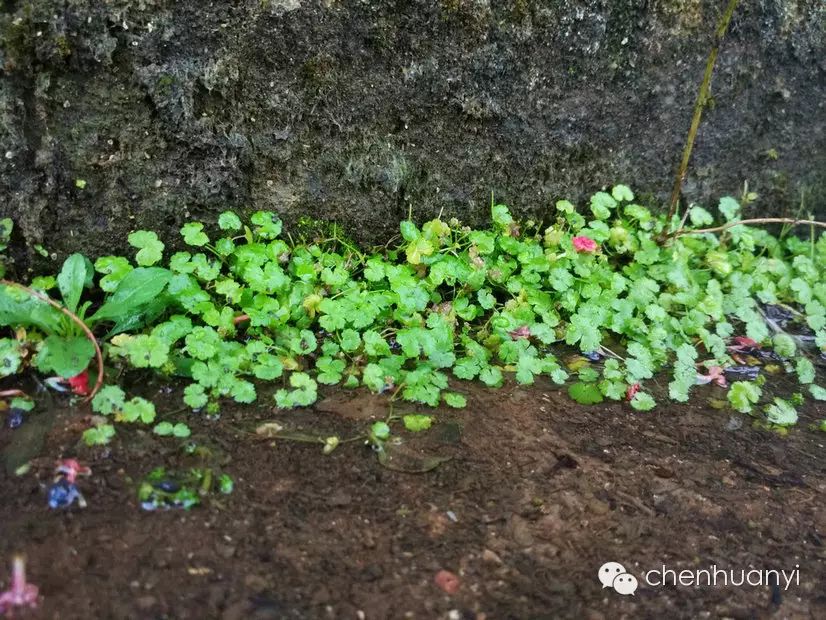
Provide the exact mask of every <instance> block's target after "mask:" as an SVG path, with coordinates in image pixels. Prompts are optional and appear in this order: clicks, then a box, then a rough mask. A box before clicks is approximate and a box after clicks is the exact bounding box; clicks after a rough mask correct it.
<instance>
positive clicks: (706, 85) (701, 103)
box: [662, 0, 739, 240]
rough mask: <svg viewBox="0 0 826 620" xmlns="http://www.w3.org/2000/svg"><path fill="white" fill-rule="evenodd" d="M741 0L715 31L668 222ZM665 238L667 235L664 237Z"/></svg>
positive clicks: (731, 1)
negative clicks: (718, 58) (720, 53)
mask: <svg viewBox="0 0 826 620" xmlns="http://www.w3.org/2000/svg"><path fill="white" fill-rule="evenodd" d="M738 2H739V0H729V3H728V7H726V11H725V13H723V15H722V16H721V17H720V21H719V23H718V24H717V30H716V31H715V33H714V45H713V46H712V48H711V52H709V55H708V60H707V61H706V70H705V74H704V75H703V82H702V84H701V85H700V92H699V93H698V95H697V101H696V102H695V104H694V116H693V117H692V119H691V127H690V128H689V130H688V137H687V138H686V142H685V147H684V148H683V158H682V161H681V162H680V167H679V168H678V169H677V176H676V178H675V179H674V189H673V190H672V191H671V206H670V207H669V210H668V218H667V219H666V222H670V221H671V218H673V217H674V214H675V213H676V212H677V204H678V203H679V201H680V194H681V193H682V189H683V181H685V176H686V173H687V172H688V163H689V161H691V150H692V149H693V148H694V139H695V138H696V137H697V130H698V129H699V128H700V119H701V118H702V117H703V109H704V108H705V107H706V105H707V104H708V99H709V90H710V88H711V74H712V73H713V72H714V65H715V64H716V62H717V54H718V52H719V51H720V44H721V43H722V42H723V38H724V37H725V36H726V31H727V30H728V25H729V22H731V16H732V15H733V14H734V9H735V8H737V3H738ZM662 240H665V235H664V236H663V239H662Z"/></svg>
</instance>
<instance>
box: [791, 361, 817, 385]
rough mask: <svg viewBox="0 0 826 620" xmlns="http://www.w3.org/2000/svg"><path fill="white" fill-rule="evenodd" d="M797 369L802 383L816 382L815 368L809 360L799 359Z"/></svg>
mask: <svg viewBox="0 0 826 620" xmlns="http://www.w3.org/2000/svg"><path fill="white" fill-rule="evenodd" d="M795 368H796V370H797V378H798V379H799V380H800V383H812V382H813V381H814V380H815V366H814V364H812V362H811V361H809V358H806V357H801V358H799V359H798V360H797V364H796V366H795Z"/></svg>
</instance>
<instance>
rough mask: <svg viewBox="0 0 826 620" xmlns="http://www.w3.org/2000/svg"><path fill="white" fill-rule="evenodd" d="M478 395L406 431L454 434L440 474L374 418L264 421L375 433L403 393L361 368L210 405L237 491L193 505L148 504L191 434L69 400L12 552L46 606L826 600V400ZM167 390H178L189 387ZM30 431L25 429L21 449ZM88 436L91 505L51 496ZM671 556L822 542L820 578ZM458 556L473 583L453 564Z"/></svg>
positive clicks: (676, 614)
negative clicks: (779, 430)
mask: <svg viewBox="0 0 826 620" xmlns="http://www.w3.org/2000/svg"><path fill="white" fill-rule="evenodd" d="M467 396H468V408H467V409H465V410H460V411H446V410H445V411H443V410H439V411H437V418H438V423H437V424H436V425H434V427H433V428H432V429H431V430H430V431H428V432H426V433H423V434H419V435H416V436H412V435H409V434H405V433H404V431H401V434H402V436H403V438H404V439H405V441H406V443H405V445H404V446H403V450H404V452H405V454H406V456H407V457H409V459H410V462H414V463H415V461H416V458H418V457H422V456H425V457H429V456H441V457H451V458H450V460H449V461H447V462H444V463H442V464H441V465H440V466H439V467H437V468H436V469H434V470H432V471H430V472H427V473H419V474H411V473H405V472H402V471H395V470H391V469H388V468H386V467H383V466H382V465H381V464H380V463H379V462H378V459H377V458H376V455H375V453H374V452H373V451H372V450H371V449H370V448H369V447H366V446H363V445H362V443H361V442H360V441H353V442H351V443H348V444H344V445H342V446H340V447H339V448H338V449H337V450H336V451H335V452H333V453H332V454H330V455H327V456H325V455H323V454H322V450H321V445H316V444H307V443H296V442H290V441H283V440H279V439H271V438H266V437H262V436H260V435H256V434H255V432H254V429H255V428H256V426H257V425H258V424H260V423H261V422H265V421H277V422H278V423H280V424H281V425H283V426H284V427H285V428H286V429H287V430H301V431H304V432H311V433H319V434H322V435H324V434H331V433H337V434H339V435H341V436H342V437H344V438H346V437H355V436H357V435H359V434H360V433H363V432H364V429H365V427H366V426H367V423H368V421H369V420H371V419H379V418H381V417H383V416H385V415H386V413H387V409H386V407H387V401H386V399H384V398H382V397H374V396H370V395H366V394H364V393H362V392H360V391H358V392H345V391H331V392H330V393H329V395H328V396H327V398H325V399H324V400H322V401H321V402H320V403H319V404H318V405H316V407H315V408H313V409H308V410H303V411H297V412H278V411H273V410H271V409H269V408H267V407H263V406H260V407H252V408H250V407H248V408H243V409H238V410H232V411H225V412H224V415H223V417H222V418H221V420H219V421H217V422H210V421H207V420H204V419H199V418H198V417H197V416H189V418H187V419H186V421H187V422H188V423H189V424H190V425H191V426H192V428H193V438H194V439H196V440H197V441H199V442H201V443H202V444H203V445H206V446H209V447H210V449H211V454H212V455H213V456H212V458H214V459H215V461H216V462H220V466H221V467H222V469H223V470H224V471H226V472H228V473H229V474H231V475H232V476H233V477H234V479H235V491H234V492H233V494H232V495H229V496H220V497H218V498H213V499H212V500H211V501H207V502H205V503H204V504H203V505H201V506H199V507H196V508H194V509H192V510H191V511H188V512H185V511H180V510H170V511H159V512H145V511H142V510H141V508H140V506H139V502H138V500H137V496H136V487H137V484H138V481H139V480H140V479H142V477H143V476H145V475H146V474H147V473H148V472H149V471H150V470H152V469H153V468H155V467H157V466H162V465H165V466H174V465H178V466H184V461H183V460H182V458H183V457H181V456H180V455H179V451H178V448H179V446H180V443H181V442H180V440H172V439H161V438H158V437H155V436H152V435H150V434H146V433H143V432H140V431H136V430H129V431H125V432H123V431H122V432H121V433H120V438H119V439H118V440H117V442H115V443H114V444H113V445H112V446H111V447H109V448H106V449H101V448H97V449H88V448H85V447H80V446H78V445H77V438H78V437H79V430H78V429H80V428H82V427H84V426H85V425H86V424H88V422H85V421H84V418H85V417H86V416H88V410H87V409H85V408H83V407H78V408H64V409H57V410H56V420H57V422H56V424H55V425H54V426H53V427H52V430H51V431H50V432H49V434H48V435H47V437H46V438H45V439H46V441H45V444H44V446H43V448H42V450H41V452H40V457H39V458H37V459H35V460H34V461H33V462H32V467H31V469H30V471H29V472H28V473H26V474H24V475H22V476H15V475H12V474H9V473H7V472H5V471H2V472H0V493H2V495H1V497H2V498H3V501H2V504H1V505H0V557H2V558H4V559H5V558H9V557H10V555H11V554H12V553H13V552H15V551H22V552H24V553H25V554H26V555H27V557H28V560H29V575H30V578H31V580H32V581H33V582H34V583H36V584H37V585H38V586H39V587H40V592H41V594H42V599H41V604H40V607H39V609H38V610H37V611H36V612H34V613H32V614H30V615H31V617H42V618H180V619H183V618H199V619H202V618H222V619H236V618H238V619H240V618H256V619H262V618H322V619H323V618H367V619H383V618H428V619H430V618H460V619H464V618H476V619H482V618H486V619H499V618H518V619H523V618H524V619H539V618H590V619H594V620H596V619H599V618H662V617H672V618H700V617H712V618H714V617H728V618H769V617H771V618H823V617H826V592H824V590H823V588H822V584H823V583H824V578H826V566H824V559H826V549H824V546H823V537H824V536H826V511H824V510H823V509H822V497H823V495H822V494H823V491H824V489H826V458H824V457H825V456H826V448H824V443H826V438H824V435H823V434H822V433H818V432H817V431H814V430H811V429H810V428H809V424H810V423H811V422H814V421H815V420H817V419H819V418H820V417H822V416H823V414H824V413H826V411H824V410H823V409H821V410H820V411H817V410H815V409H814V408H812V409H810V410H808V411H807V412H805V413H804V419H803V420H802V421H801V424H799V425H798V426H797V427H795V428H794V429H793V430H792V431H791V432H790V433H789V434H788V435H787V436H785V437H783V436H780V435H778V434H776V433H772V432H768V431H765V430H759V429H756V428H754V427H752V426H751V424H750V421H749V419H748V418H747V417H739V416H736V415H735V416H732V414H730V413H727V412H723V411H715V410H713V409H710V408H707V407H702V408H699V407H691V406H680V407H677V406H674V407H668V408H662V409H661V410H657V411H655V412H652V413H646V414H640V413H635V412H632V411H631V410H629V409H628V408H627V407H626V406H622V405H598V406H592V407H582V406H579V405H576V404H574V403H572V402H571V401H570V400H569V399H568V398H567V397H566V396H565V395H563V394H561V393H559V392H558V391H555V390H554V389H552V388H551V387H550V386H547V385H544V384H542V385H537V386H534V387H530V388H526V387H516V386H508V387H505V388H503V389H501V390H486V389H483V388H478V387H472V386H471V387H470V388H469V391H468V392H467ZM261 400H262V401H263V399H261ZM156 402H158V406H159V409H161V410H163V408H164V404H165V403H168V407H167V409H168V410H171V409H174V408H175V407H176V406H177V403H179V402H180V394H178V393H177V390H175V392H174V393H172V394H161V393H159V394H158V397H157V398H156ZM411 410H412V409H407V408H405V409H400V410H399V411H398V412H399V413H404V412H408V411H411ZM741 423H742V424H741ZM399 426H400V425H399ZM394 428H395V427H394ZM19 432H20V431H19V430H18V431H10V430H8V429H3V430H2V431H1V432H0V449H2V448H8V447H9V445H13V444H14V443H15V442H16V441H18V440H17V439H16V437H17V435H16V433H19ZM75 455H76V456H79V457H80V458H82V459H83V460H85V461H87V462H88V463H89V464H90V465H91V467H92V470H93V475H92V477H91V478H89V479H82V480H81V481H80V487H81V489H82V490H83V492H84V494H85V496H86V499H87V500H88V502H89V506H88V507H87V508H86V509H84V510H81V509H79V508H77V507H76V506H75V507H72V508H71V509H68V510H65V511H50V510H49V509H48V508H47V507H46V499H45V487H46V485H47V484H48V482H49V480H50V476H51V472H50V467H51V465H52V461H53V459H54V458H56V457H58V456H75ZM607 561H617V562H621V563H622V564H623V565H624V566H625V567H626V569H627V570H628V571H629V572H630V573H632V574H634V575H636V576H637V578H638V579H639V580H640V587H639V589H638V590H637V591H636V594H635V595H634V596H621V595H619V594H618V593H616V592H614V591H613V590H612V589H611V588H607V589H603V588H602V586H601V584H600V582H599V581H598V579H597V571H598V569H599V567H600V566H601V565H602V564H603V563H604V562H607ZM3 563H5V562H3ZM663 564H665V565H667V567H668V568H670V569H675V570H677V571H679V570H681V569H698V568H709V567H710V566H711V565H715V564H716V565H717V566H718V567H720V568H722V569H736V570H738V571H739V570H740V569H746V570H748V569H753V568H756V569H777V570H779V569H785V570H792V569H794V568H795V566H799V584H798V583H792V584H791V586H790V587H789V588H788V590H786V589H785V587H784V584H782V583H781V586H780V587H779V588H778V587H771V586H756V587H747V586H744V587H723V586H718V587H700V588H696V587H674V586H667V587H652V586H649V585H647V584H646V583H645V582H644V581H643V574H644V573H645V572H646V571H648V570H651V569H660V567H661V566H662V565H663ZM6 570H7V569H6V568H5V567H4V566H2V567H0V580H2V581H3V582H4V583H6V582H7V581H8V573H7V572H6ZM441 570H448V571H451V572H452V573H455V574H456V575H457V576H458V578H459V588H458V590H457V591H456V592H455V593H453V594H448V593H446V592H444V591H443V590H442V589H440V588H439V587H438V586H437V584H436V582H435V576H436V575H437V573H438V572H439V571H441ZM27 617H28V616H27Z"/></svg>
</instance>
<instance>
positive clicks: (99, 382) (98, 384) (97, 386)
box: [0, 280, 103, 402]
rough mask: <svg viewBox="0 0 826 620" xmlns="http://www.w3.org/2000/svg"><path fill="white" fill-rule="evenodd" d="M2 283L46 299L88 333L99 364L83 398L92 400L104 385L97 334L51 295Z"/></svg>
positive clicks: (15, 284)
mask: <svg viewBox="0 0 826 620" xmlns="http://www.w3.org/2000/svg"><path fill="white" fill-rule="evenodd" d="M0 284H3V285H5V286H14V287H16V288H19V289H21V290H24V291H26V292H27V293H28V294H29V295H31V296H32V297H36V298H37V299H39V300H40V301H45V302H46V303H47V304H49V305H50V306H52V307H53V308H57V309H58V310H60V311H61V312H62V313H63V314H65V315H66V316H68V317H69V318H70V319H72V321H74V322H75V323H76V324H77V326H78V327H80V329H82V330H83V333H84V334H85V335H86V337H87V338H88V339H89V341H90V342H91V343H92V346H93V347H94V348H95V358H96V360H97V365H98V376H97V381H95V387H93V388H92V391H91V392H90V393H89V395H88V396H87V397H86V398H84V399H83V402H89V401H90V400H92V399H93V398H94V397H95V394H97V393H98V390H100V388H101V386H103V353H101V351H100V345H98V341H97V339H96V338H95V335H94V334H93V333H92V330H91V329H89V327H88V326H87V325H86V323H84V322H83V321H82V320H81V319H80V317H78V316H77V315H76V314H75V313H74V312H72V311H71V310H69V309H68V308H66V307H65V306H61V305H60V304H59V303H57V302H56V301H55V300H53V299H52V298H51V297H48V296H46V295H44V294H43V293H41V292H39V291H36V290H34V289H32V288H29V287H28V286H26V285H24V284H20V283H19V282H12V281H11V280H0Z"/></svg>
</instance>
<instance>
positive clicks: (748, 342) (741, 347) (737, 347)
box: [728, 336, 760, 353]
mask: <svg viewBox="0 0 826 620" xmlns="http://www.w3.org/2000/svg"><path fill="white" fill-rule="evenodd" d="M732 340H733V341H734V344H733V345H729V347H728V350H729V351H730V352H734V353H748V352H749V351H753V350H754V349H759V348H760V343H759V342H757V341H756V340H752V339H751V338H746V337H745V336H735V337H734V338H732Z"/></svg>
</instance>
